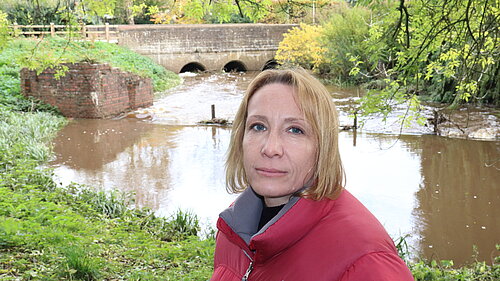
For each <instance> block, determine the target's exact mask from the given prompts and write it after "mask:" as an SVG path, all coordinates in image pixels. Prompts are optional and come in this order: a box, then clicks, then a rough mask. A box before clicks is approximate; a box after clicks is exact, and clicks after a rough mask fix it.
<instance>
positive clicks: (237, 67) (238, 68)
mask: <svg viewBox="0 0 500 281" xmlns="http://www.w3.org/2000/svg"><path fill="white" fill-rule="evenodd" d="M222 70H224V72H233V71H235V72H247V66H246V65H245V64H244V63H243V62H242V61H239V60H232V61H230V62H228V63H226V65H224V68H223V69H222Z"/></svg>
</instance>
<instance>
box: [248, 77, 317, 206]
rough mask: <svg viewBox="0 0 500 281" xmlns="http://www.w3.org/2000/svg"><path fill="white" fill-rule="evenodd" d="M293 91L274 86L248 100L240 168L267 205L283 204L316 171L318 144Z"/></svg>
mask: <svg viewBox="0 0 500 281" xmlns="http://www.w3.org/2000/svg"><path fill="white" fill-rule="evenodd" d="M294 96H295V94H294V93H293V88H292V87H291V86H288V85H284V84H279V83H273V84H268V85H266V86H264V87H262V88H260V89H259V90H258V91H257V92H255V93H254V95H253V96H252V97H251V98H250V100H249V103H248V109H247V111H248V114H247V120H246V123H245V134H244V136H243V165H244V168H245V173H246V175H247V179H248V181H249V183H250V185H251V186H252V188H253V189H254V191H255V192H256V193H257V194H259V195H261V196H263V197H264V199H265V203H266V205H267V206H278V205H281V204H285V203H286V202H288V200H289V199H290V196H291V195H292V194H293V193H295V192H296V191H298V190H299V189H301V188H302V187H303V186H304V185H305V184H306V183H307V182H308V181H309V180H310V179H311V176H312V175H313V173H314V169H315V158H316V151H317V143H316V141H315V137H314V134H313V130H312V127H311V125H310V124H309V122H308V121H307V120H306V119H305V117H304V115H303V114H302V112H301V111H300V109H299V107H298V106H297V104H296V102H295V99H294Z"/></svg>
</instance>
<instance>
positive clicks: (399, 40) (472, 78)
mask: <svg viewBox="0 0 500 281" xmlns="http://www.w3.org/2000/svg"><path fill="white" fill-rule="evenodd" d="M499 5H500V2H499V1H497V0H495V1H487V0H468V1H458V0H452V1H445V0H433V1H423V0H421V1H411V2H403V1H401V2H400V3H399V5H397V6H395V7H394V6H392V7H391V6H388V7H384V8H381V7H382V5H379V6H374V9H377V10H376V11H377V15H378V16H377V21H376V22H375V23H374V24H373V25H372V26H371V27H370V30H371V32H370V36H369V37H368V38H367V42H370V44H371V45H374V44H376V42H382V43H380V44H382V45H381V46H380V47H382V49H384V50H385V51H384V52H383V53H377V52H373V54H374V56H372V57H371V58H370V61H371V62H372V63H382V64H383V65H384V66H387V72H386V73H387V76H386V77H388V78H390V79H391V80H394V81H398V83H399V84H404V85H406V86H407V87H405V88H404V89H399V90H403V91H405V93H406V98H407V99H408V98H412V97H413V96H414V95H429V96H430V97H431V99H432V100H435V101H441V102H447V103H453V104H454V105H457V104H460V103H464V102H474V103H489V104H494V105H497V106H498V105H499V104H500V86H499V83H498V81H500V71H499V69H500V62H499V61H498V60H497V59H496V58H498V55H499V54H500V40H499V38H500V21H499V20H498V19H499V18H500V6H499ZM436 7H439V9H436ZM387 8H390V9H387ZM384 45H385V46H386V47H385V48H384V47H383V46H384ZM380 47H379V48H380ZM359 73H362V71H361V72H359ZM353 74H358V72H357V71H354V72H353ZM385 90H386V91H387V90H389V87H386V88H385ZM393 94H394V93H393Z"/></svg>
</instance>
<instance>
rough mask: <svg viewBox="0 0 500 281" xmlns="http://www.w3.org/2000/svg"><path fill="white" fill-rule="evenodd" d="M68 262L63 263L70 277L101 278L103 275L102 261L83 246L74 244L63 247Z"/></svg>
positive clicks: (80, 278)
mask: <svg viewBox="0 0 500 281" xmlns="http://www.w3.org/2000/svg"><path fill="white" fill-rule="evenodd" d="M63 255H64V257H65V258H66V263H64V264H63V266H64V267H63V268H62V270H63V272H64V275H66V276H67V277H69V278H70V279H73V278H76V279H79V280H99V277H100V276H101V273H100V271H101V268H102V265H101V261H100V260H99V259H98V258H95V257H93V254H92V253H90V252H86V251H85V249H83V248H82V247H81V246H77V245H72V246H70V247H68V248H65V249H63Z"/></svg>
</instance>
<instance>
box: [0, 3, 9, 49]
mask: <svg viewBox="0 0 500 281" xmlns="http://www.w3.org/2000/svg"><path fill="white" fill-rule="evenodd" d="M10 31H11V30H10V28H9V21H8V20H7V14H6V13H4V12H2V10H1V9H0V51H2V49H3V48H4V46H5V44H7V42H8V40H9V39H10V36H9V32H10Z"/></svg>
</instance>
